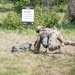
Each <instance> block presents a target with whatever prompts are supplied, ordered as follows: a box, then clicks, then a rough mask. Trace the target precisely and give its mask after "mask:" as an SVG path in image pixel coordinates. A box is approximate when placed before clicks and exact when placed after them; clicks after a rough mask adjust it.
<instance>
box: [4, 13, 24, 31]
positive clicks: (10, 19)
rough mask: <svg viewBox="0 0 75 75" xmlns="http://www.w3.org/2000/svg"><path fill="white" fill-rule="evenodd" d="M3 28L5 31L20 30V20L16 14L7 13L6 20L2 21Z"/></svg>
mask: <svg viewBox="0 0 75 75" xmlns="http://www.w3.org/2000/svg"><path fill="white" fill-rule="evenodd" d="M3 26H4V27H5V28H7V29H13V30H15V29H20V28H22V27H23V26H22V22H21V18H20V17H19V15H18V14H17V13H14V14H13V13H9V14H8V15H7V18H5V19H4V20H3Z"/></svg>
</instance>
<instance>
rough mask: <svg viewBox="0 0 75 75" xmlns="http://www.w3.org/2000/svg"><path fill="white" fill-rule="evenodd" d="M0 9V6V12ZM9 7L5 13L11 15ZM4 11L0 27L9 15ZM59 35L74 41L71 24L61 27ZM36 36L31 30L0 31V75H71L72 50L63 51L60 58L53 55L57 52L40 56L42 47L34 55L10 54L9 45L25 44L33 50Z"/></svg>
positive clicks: (74, 51) (73, 67) (74, 70)
mask: <svg viewBox="0 0 75 75" xmlns="http://www.w3.org/2000/svg"><path fill="white" fill-rule="evenodd" d="M10 6H11V7H12V5H10ZM2 7H3V5H1V4H0V8H2ZM11 7H9V4H8V5H6V7H5V9H6V8H9V9H10V12H12V10H11ZM5 9H4V10H3V11H0V14H1V15H0V23H2V19H3V17H6V16H7V14H8V13H9V12H8V11H7V9H6V11H5ZM61 14H63V15H64V13H61ZM62 17H63V16H62ZM60 31H61V32H62V34H63V35H64V36H65V37H66V38H68V37H70V36H71V38H72V39H73V40H75V36H74V35H75V24H74V23H71V24H68V25H66V26H64V27H63V28H62V29H60ZM36 35H37V34H36V32H35V31H34V30H31V29H29V30H28V31H27V30H23V31H22V32H21V33H19V30H15V31H13V30H6V29H3V28H0V75H75V47H70V46H68V47H66V48H65V49H64V48H63V50H62V52H63V54H58V53H57V54H56V52H58V50H57V51H54V52H50V51H49V52H48V54H44V53H43V52H44V51H45V49H44V48H43V47H41V49H40V54H35V53H34V52H33V51H26V52H15V53H12V52H11V49H12V46H13V45H16V44H21V43H25V42H30V43H32V49H33V45H34V42H35V40H36V38H37V36H36Z"/></svg>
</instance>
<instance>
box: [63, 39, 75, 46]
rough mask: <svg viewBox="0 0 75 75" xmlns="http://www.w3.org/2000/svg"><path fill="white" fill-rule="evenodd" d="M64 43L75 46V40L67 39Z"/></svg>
mask: <svg viewBox="0 0 75 75" xmlns="http://www.w3.org/2000/svg"><path fill="white" fill-rule="evenodd" d="M64 44H65V45H72V46H75V41H70V40H65V41H64Z"/></svg>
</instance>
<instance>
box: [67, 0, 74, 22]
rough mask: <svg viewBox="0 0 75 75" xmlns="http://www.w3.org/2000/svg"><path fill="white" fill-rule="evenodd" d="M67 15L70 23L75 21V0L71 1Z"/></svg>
mask: <svg viewBox="0 0 75 75" xmlns="http://www.w3.org/2000/svg"><path fill="white" fill-rule="evenodd" d="M67 14H68V20H69V21H70V22H73V21H75V0H69V3H68V12H67Z"/></svg>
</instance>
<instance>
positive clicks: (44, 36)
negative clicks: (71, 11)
mask: <svg viewBox="0 0 75 75" xmlns="http://www.w3.org/2000/svg"><path fill="white" fill-rule="evenodd" d="M36 32H37V33H38V37H37V41H36V43H35V44H34V50H36V51H37V52H39V50H40V44H42V45H43V46H44V47H45V48H46V51H47V48H48V49H49V50H50V51H54V50H57V49H59V51H60V49H61V47H63V46H64V45H73V46H75V42H73V41H69V40H65V39H64V38H63V36H62V35H61V33H60V31H58V29H56V28H44V27H42V26H38V27H37V28H36ZM57 40H58V41H59V42H60V43H61V44H58V43H57V42H56V41H57ZM46 51H45V52H46Z"/></svg>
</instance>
